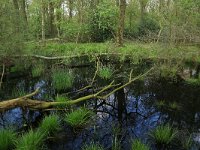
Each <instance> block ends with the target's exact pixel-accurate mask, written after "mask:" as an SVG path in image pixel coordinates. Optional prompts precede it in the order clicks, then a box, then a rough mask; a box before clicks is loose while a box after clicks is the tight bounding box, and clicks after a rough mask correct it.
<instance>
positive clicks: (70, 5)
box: [68, 0, 73, 20]
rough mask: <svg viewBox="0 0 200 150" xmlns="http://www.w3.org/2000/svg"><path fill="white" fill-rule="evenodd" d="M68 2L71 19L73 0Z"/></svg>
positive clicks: (70, 17)
mask: <svg viewBox="0 0 200 150" xmlns="http://www.w3.org/2000/svg"><path fill="white" fill-rule="evenodd" d="M68 2H69V4H68V5H69V19H70V20H71V19H72V16H73V0H68Z"/></svg>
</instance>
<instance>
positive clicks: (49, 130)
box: [39, 114, 60, 135]
mask: <svg viewBox="0 0 200 150" xmlns="http://www.w3.org/2000/svg"><path fill="white" fill-rule="evenodd" d="M39 129H40V131H41V132H43V133H45V134H47V135H53V134H55V133H56V132H57V131H59V130H60V120H59V117H58V115H55V114H53V115H50V116H46V117H45V118H44V119H43V120H42V122H41V124H40V127H39Z"/></svg>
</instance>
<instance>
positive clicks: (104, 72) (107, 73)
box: [98, 67, 113, 80]
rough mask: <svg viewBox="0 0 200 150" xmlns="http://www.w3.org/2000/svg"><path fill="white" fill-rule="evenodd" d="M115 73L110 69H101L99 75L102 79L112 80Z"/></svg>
mask: <svg viewBox="0 0 200 150" xmlns="http://www.w3.org/2000/svg"><path fill="white" fill-rule="evenodd" d="M112 74H113V71H112V69H111V68H110V67H100V68H99V72H98V75H99V77H100V78H102V79H106V80H108V79H110V78H111V77H112Z"/></svg>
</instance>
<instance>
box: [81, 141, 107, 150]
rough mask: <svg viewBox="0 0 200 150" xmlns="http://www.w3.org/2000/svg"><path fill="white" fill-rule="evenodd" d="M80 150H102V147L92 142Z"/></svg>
mask: <svg viewBox="0 0 200 150" xmlns="http://www.w3.org/2000/svg"><path fill="white" fill-rule="evenodd" d="M82 150H103V147H102V146H101V145H99V144H95V143H93V142H92V143H91V144H90V145H86V146H84V147H83V148H82Z"/></svg>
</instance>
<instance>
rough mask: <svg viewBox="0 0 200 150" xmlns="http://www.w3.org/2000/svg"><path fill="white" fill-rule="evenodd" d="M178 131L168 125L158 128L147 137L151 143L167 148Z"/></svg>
mask: <svg viewBox="0 0 200 150" xmlns="http://www.w3.org/2000/svg"><path fill="white" fill-rule="evenodd" d="M177 133H178V131H177V130H175V129H173V128H172V127H171V126H170V125H162V126H158V127H157V128H156V129H155V130H153V131H152V132H151V133H150V134H149V135H150V137H151V139H152V140H153V142H154V143H155V144H156V145H159V146H162V145H163V146H167V145H169V144H170V143H172V141H173V140H174V139H175V138H176V136H177Z"/></svg>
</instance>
